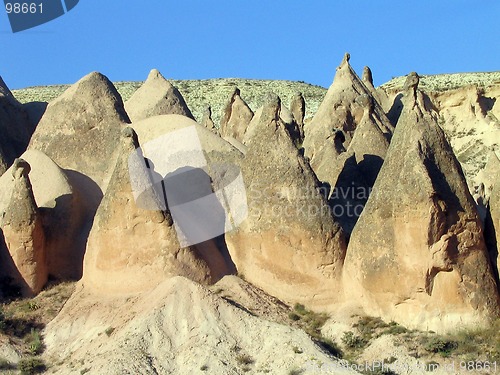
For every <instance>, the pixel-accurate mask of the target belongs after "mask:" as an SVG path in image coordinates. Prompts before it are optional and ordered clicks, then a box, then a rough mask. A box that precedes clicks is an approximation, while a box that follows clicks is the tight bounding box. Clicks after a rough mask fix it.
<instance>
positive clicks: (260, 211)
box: [226, 96, 346, 307]
mask: <svg viewBox="0 0 500 375" xmlns="http://www.w3.org/2000/svg"><path fill="white" fill-rule="evenodd" d="M279 109H280V101H279V98H278V97H273V96H271V97H269V98H268V100H267V103H266V104H265V105H264V107H263V109H262V113H261V114H260V121H259V123H258V125H257V128H256V131H255V132H254V133H253V137H252V138H251V139H250V140H249V142H248V151H247V154H246V156H245V159H244V161H243V163H242V173H243V178H244V181H245V186H246V190H247V198H248V211H249V215H248V219H247V220H246V221H245V222H243V224H242V225H241V227H240V228H238V229H237V230H236V231H234V232H231V233H228V235H227V236H226V239H227V243H228V247H229V250H230V253H231V257H232V259H233V261H234V262H235V264H236V267H237V269H238V272H239V273H241V274H243V275H244V276H245V278H246V279H247V280H248V281H250V282H251V283H253V284H255V285H257V286H259V287H260V288H262V289H263V290H265V291H267V292H268V293H270V294H272V295H274V296H276V297H278V298H281V299H283V300H285V301H289V302H302V303H307V304H308V305H312V306H316V307H318V306H323V307H324V306H325V304H327V303H330V302H332V301H334V300H335V299H336V298H337V297H338V295H339V293H338V286H339V284H338V282H337V277H338V276H339V272H340V269H341V266H342V261H343V258H344V253H345V246H346V245H345V239H344V235H343V233H342V230H341V229H340V227H339V225H338V224H336V223H335V222H334V220H333V218H332V216H331V213H330V210H329V207H328V205H327V203H326V201H325V198H324V197H323V196H321V194H320V192H319V191H318V190H317V188H318V181H317V179H316V178H315V176H314V173H313V172H312V170H311V169H310V167H309V165H308V164H307V162H306V161H305V159H304V158H303V156H302V155H301V154H300V153H299V152H298V150H297V148H296V147H295V145H294V144H293V142H292V139H291V137H290V135H289V134H288V131H287V130H286V128H285V126H284V125H283V123H282V122H281V120H280V119H279Z"/></svg>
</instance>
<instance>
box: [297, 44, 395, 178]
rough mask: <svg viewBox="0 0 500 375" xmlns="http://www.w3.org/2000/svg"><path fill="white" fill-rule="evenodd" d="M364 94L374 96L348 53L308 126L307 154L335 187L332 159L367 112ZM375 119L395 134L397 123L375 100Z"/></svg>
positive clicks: (383, 127) (344, 145) (320, 174)
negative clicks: (356, 70)
mask: <svg viewBox="0 0 500 375" xmlns="http://www.w3.org/2000/svg"><path fill="white" fill-rule="evenodd" d="M360 95H368V96H370V97H371V96H372V95H371V92H370V90H368V89H367V87H366V86H365V85H364V84H363V82H361V80H360V79H359V77H358V76H357V75H356V73H355V72H354V70H353V69H352V68H351V66H350V65H349V56H348V54H346V56H344V59H343V61H342V63H341V65H340V66H339V67H338V68H337V72H336V74H335V79H334V81H333V83H332V85H331V86H330V88H329V89H328V92H327V93H326V96H325V98H324V100H323V102H322V103H321V105H320V107H319V108H318V112H317V113H316V115H315V116H314V118H313V119H312V120H311V122H310V123H308V124H307V125H306V126H305V129H304V132H305V140H304V149H305V155H306V156H307V157H308V158H309V159H310V161H311V167H312V169H313V170H314V172H315V173H316V175H317V176H318V178H319V180H320V181H322V182H327V183H328V184H329V185H330V186H332V187H333V186H335V179H336V177H337V176H336V175H333V174H332V164H333V163H332V161H334V160H335V159H336V158H337V156H338V155H339V154H340V153H341V152H343V151H344V150H345V149H347V147H348V146H349V143H350V142H351V139H352V137H353V134H354V131H355V130H356V127H357V126H358V124H359V123H360V122H361V120H362V118H363V116H364V113H365V110H364V108H363V106H362V105H360V104H359V103H358V102H357V101H356V99H357V98H358V97H359V96H360ZM372 118H373V119H374V121H376V124H377V126H378V127H379V128H380V129H381V131H382V132H383V133H384V134H387V135H389V136H390V134H392V132H393V126H392V125H391V124H390V122H389V121H388V120H387V118H386V116H385V113H384V112H383V110H382V108H381V107H380V104H379V103H378V102H377V101H374V102H373V112H372ZM335 169H336V168H335Z"/></svg>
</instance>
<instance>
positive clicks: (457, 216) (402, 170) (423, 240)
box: [343, 74, 500, 331]
mask: <svg viewBox="0 0 500 375" xmlns="http://www.w3.org/2000/svg"><path fill="white" fill-rule="evenodd" d="M417 85H418V76H417V75H416V74H410V75H409V77H408V79H407V83H406V85H405V96H404V101H403V102H404V110H403V113H402V115H401V117H400V119H399V122H398V124H397V127H396V132H395V134H394V137H393V138H392V142H391V145H390V147H389V151H388V153H387V156H386V159H385V162H384V165H383V167H382V169H381V171H380V174H379V176H378V178H377V181H376V183H375V186H374V189H373V192H372V194H371V196H370V198H369V200H368V203H367V204H366V207H365V210H364V212H363V214H362V215H361V217H360V218H359V221H358V223H357V224H356V227H355V228H354V231H353V233H352V236H351V239H350V242H349V247H348V251H347V256H346V259H345V265H344V270H343V275H344V289H345V291H346V298H347V299H350V300H356V301H360V302H361V304H362V306H363V308H364V310H365V313H367V314H368V315H376V316H380V317H382V318H383V319H387V320H394V321H396V322H399V323H401V324H404V325H405V326H409V327H413V328H420V329H432V330H436V331H446V330H449V329H452V328H456V327H457V326H459V325H460V326H461V325H477V324H485V323H486V322H487V320H488V318H492V317H495V316H498V313H499V311H500V310H499V298H498V293H497V290H496V286H495V282H494V279H493V277H492V270H491V267H490V263H489V261H488V255H487V251H486V248H485V244H484V240H483V235H482V234H483V233H482V229H481V224H480V221H479V218H478V215H477V211H476V208H475V205H474V201H473V199H472V197H471V195H470V193H469V191H468V189H467V185H466V182H465V179H464V176H463V173H462V170H461V168H460V165H459V163H458V161H457V160H456V158H455V156H454V155H453V152H452V150H451V147H450V145H449V144H448V142H447V140H446V138H445V136H444V133H443V131H442V130H441V129H440V128H439V127H438V126H437V123H436V119H435V117H434V116H433V114H432V113H430V112H428V111H427V110H426V109H425V107H424V102H425V100H426V98H425V97H424V95H423V94H422V93H421V92H420V91H418V90H417Z"/></svg>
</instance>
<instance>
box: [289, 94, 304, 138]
mask: <svg viewBox="0 0 500 375" xmlns="http://www.w3.org/2000/svg"><path fill="white" fill-rule="evenodd" d="M290 111H291V112H292V114H293V118H294V120H295V123H296V124H297V127H298V131H299V136H300V139H302V140H303V139H304V118H305V116H306V101H305V99H304V96H303V95H302V93H301V92H298V93H297V94H295V95H294V96H293V98H292V102H291V103H290Z"/></svg>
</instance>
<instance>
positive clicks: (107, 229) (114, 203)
mask: <svg viewBox="0 0 500 375" xmlns="http://www.w3.org/2000/svg"><path fill="white" fill-rule="evenodd" d="M183 118H185V117H183ZM214 136H215V135H214ZM121 143H122V144H121V147H120V154H119V157H118V162H117V164H116V167H115V169H114V172H113V175H112V178H111V181H110V184H109V187H108V189H107V191H106V194H105V195H104V198H103V201H102V203H101V205H100V206H99V209H98V211H97V214H96V218H95V220H94V225H93V227H92V230H91V233H90V236H89V241H88V246H87V252H86V254H85V263H84V277H83V283H84V286H85V288H86V289H88V290H92V291H94V292H99V293H102V292H109V293H134V292H140V291H148V290H151V289H153V288H154V287H156V286H157V285H159V284H160V283H161V282H162V281H164V280H165V279H168V278H169V277H173V276H178V275H180V276H185V277H187V278H189V279H191V280H194V281H197V282H202V283H207V282H212V281H217V278H216V277H215V276H218V277H219V278H220V277H221V276H222V275H212V273H211V270H210V268H209V266H208V265H207V263H208V262H205V261H204V260H203V259H202V258H201V257H200V255H199V254H197V250H196V249H195V248H193V247H186V248H181V246H180V244H179V240H178V237H177V235H176V231H175V229H174V226H173V221H172V216H171V214H170V212H169V211H168V207H165V206H164V205H165V202H164V200H163V197H162V195H161V194H162V189H161V186H162V185H158V184H157V183H156V181H154V180H153V179H152V177H151V176H152V173H153V172H152V170H150V169H149V168H147V167H146V165H147V164H146V163H145V160H144V158H143V156H142V154H141V153H140V152H137V149H138V147H139V144H138V140H137V136H136V134H135V132H134V131H133V130H132V129H131V128H126V129H125V130H124V131H123V135H122V137H121ZM141 159H142V160H141ZM150 166H151V165H150ZM132 167H133V168H132ZM130 168H132V169H133V174H131V169H130ZM137 186H142V187H143V188H144V190H143V193H142V195H141V197H140V199H136V198H137V197H136V196H135V195H134V192H135V190H134V189H135V188H136V187H137ZM215 271H217V270H215Z"/></svg>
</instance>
